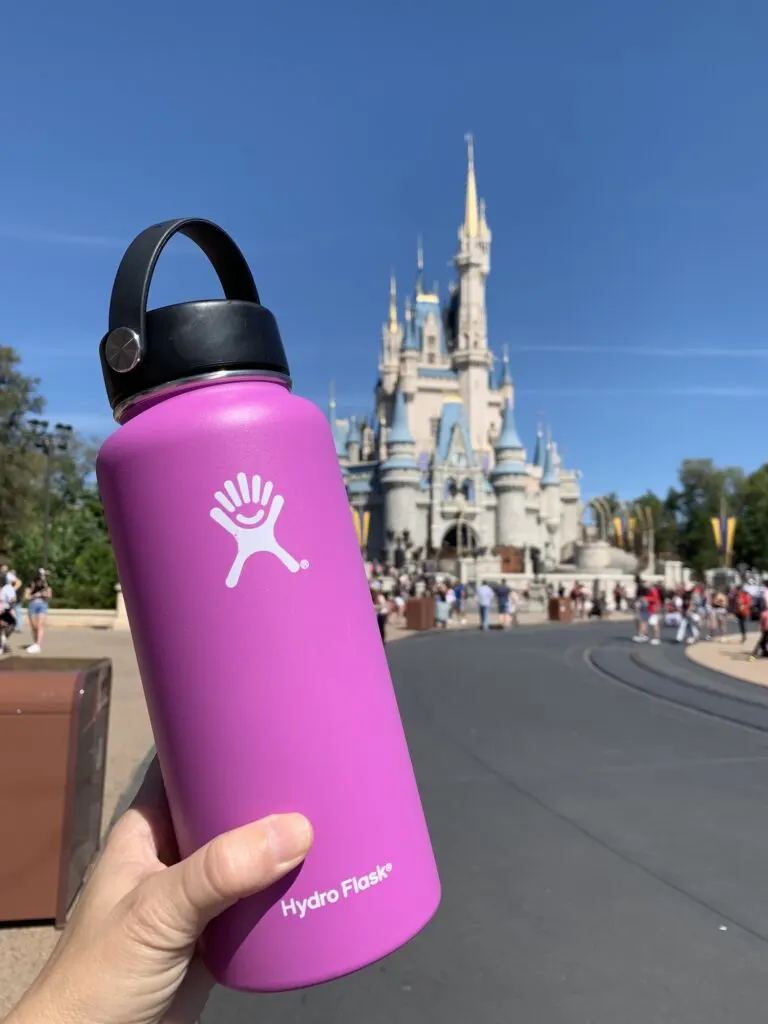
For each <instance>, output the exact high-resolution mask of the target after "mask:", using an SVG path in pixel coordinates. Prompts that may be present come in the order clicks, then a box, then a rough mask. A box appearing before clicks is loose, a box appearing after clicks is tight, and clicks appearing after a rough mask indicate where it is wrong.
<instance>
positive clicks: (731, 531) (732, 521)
mask: <svg viewBox="0 0 768 1024" xmlns="http://www.w3.org/2000/svg"><path fill="white" fill-rule="evenodd" d="M735 536H736V516H729V517H728V526H727V533H726V538H725V557H726V558H728V559H730V557H731V555H732V554H733V539H734V537H735Z"/></svg>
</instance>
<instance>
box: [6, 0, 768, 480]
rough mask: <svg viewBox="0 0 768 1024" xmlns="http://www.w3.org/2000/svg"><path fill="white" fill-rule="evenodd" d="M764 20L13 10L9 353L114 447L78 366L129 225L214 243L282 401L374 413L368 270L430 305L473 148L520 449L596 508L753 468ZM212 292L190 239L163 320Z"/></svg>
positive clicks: (758, 382)
mask: <svg viewBox="0 0 768 1024" xmlns="http://www.w3.org/2000/svg"><path fill="white" fill-rule="evenodd" d="M766 39H768V5H766V4H765V3H764V2H762V0H754V2H748V0H730V2H729V3H727V4H726V2H725V0H697V2H695V3H694V2H693V0H646V2H645V3H644V4H638V3H633V4H630V3H616V2H615V0H581V2H579V3H574V2H573V0H537V2H536V3H531V2H527V3H519V2H507V3H499V2H498V0H494V2H487V0H475V2H474V3H472V4H466V3H461V2H459V0H439V2H438V0H421V2H420V3H418V4H411V3H404V2H401V0H396V2H389V3H387V4H363V3H359V2H358V3H352V2H351V0H349V2H348V0H329V2H328V3H325V4H318V3H314V2H309V0H299V2H291V0H283V2H282V3H271V4H253V3H245V2H244V0H219V2H218V3H216V4H212V3H202V2H200V0H185V2H184V3H180V2H171V0H153V2H151V3H150V2H147V0H132V2H131V3H130V4H105V3H103V0H102V2H99V3H96V2H94V0H71V2H70V3H68V4H61V3H53V2H51V0H29V2H28V3H27V4H26V5H24V6H23V7H22V5H20V4H15V5H13V7H12V8H11V9H9V10H7V11H6V12H5V15H4V30H3V33H2V40H1V41H0V57H1V58H2V59H1V61H0V69H1V70H0V74H2V79H3V100H2V104H1V105H0V118H2V120H1V121H0V127H1V129H2V139H3V147H2V171H3V174H2V181H3V187H2V190H1V191H0V338H2V340H3V342H4V343H6V344H10V345H12V346H14V347H16V348H17V349H18V350H19V351H20V352H21V354H22V356H23V359H24V365H25V368H26V369H27V370H28V371H29V372H32V373H35V374H37V375H39V376H40V377H41V379H42V388H43V391H44V392H45V394H46V396H47V397H48V399H49V412H50V414H51V416H52V417H55V418H62V419H65V420H67V421H69V422H71V423H73V424H75V425H76V426H77V427H79V428H81V429H83V430H85V431H87V432H89V433H94V432H96V433H103V432H104V431H106V430H108V429H109V423H110V420H109V410H108V407H107V403H106V398H105V396H104V392H103V387H102V382H101V378H100V371H99V366H98V359H97V345H98V341H99V338H100V337H101V335H102V333H103V331H104V329H105V322H106V313H107V303H108V297H109V291H110V288H111V283H112V278H113V275H114V271H115V269H116V266H117V263H118V262H119V259H120V256H121V255H122V250H123V248H124V247H125V245H126V244H127V243H128V242H129V241H130V239H131V238H132V237H133V235H134V234H136V233H137V232H138V231H139V230H141V229H142V228H143V227H145V226H147V225H148V224H150V223H153V222H155V221H157V220H162V219H166V218H168V217H173V216H182V215H199V216H206V217H210V218H211V219H213V220H216V221H218V222H219V223H221V224H222V226H223V227H225V229H227V230H228V231H229V232H230V233H231V234H233V236H234V237H235V239H236V240H237V241H238V242H239V244H240V245H241V247H242V248H243V249H244V251H245V252H246V254H247V256H248V258H249V260H250V262H251V265H252V268H253V271H254V274H255V277H256V281H257V284H258V286H259V288H260V291H261V293H262V298H263V301H264V302H265V304H266V305H267V306H269V307H270V308H271V309H272V311H273V312H274V313H275V314H276V316H277V318H278V321H279V323H280V325H281V330H282V333H283V339H284V342H285V344H286V348H287V351H288V354H289V358H290V362H291V367H292V370H293V374H294V378H295V383H296V390H297V391H298V392H299V393H301V394H304V395H307V396H308V397H310V398H312V399H313V400H315V401H317V402H319V403H322V404H325V402H326V395H327V388H328V381H329V380H330V379H333V380H335V382H336V390H337V394H338V398H339V410H340V412H341V413H360V412H365V411H366V410H367V409H368V408H369V407H370V404H371V397H370V396H371V389H372V387H373V384H374V380H375V372H376V359H377V350H378V344H379V336H380V325H381V322H382V320H383V319H384V318H385V315H386V302H387V286H388V274H389V269H390V267H394V268H395V270H396V272H397V275H398V280H399V282H400V285H401V295H402V294H403V292H404V291H405V290H406V289H408V290H410V289H411V287H412V281H413V274H414V263H415V249H416V237H417V235H418V234H419V233H421V234H422V235H423V237H424V246H425V256H426V275H425V276H426V279H427V280H428V281H431V280H432V279H435V278H436V279H438V280H439V281H440V284H441V288H442V289H443V291H445V290H446V288H447V284H448V282H449V280H450V276H451V272H450V270H449V268H448V266H447V264H448V261H449V259H450V257H451V256H452V255H453V252H454V247H455V242H456V229H457V227H458V224H459V222H460V219H461V215H462V203H463V188H464V172H465V150H464V143H463V136H464V133H465V132H467V131H470V130H471V131H472V132H474V135H475V141H476V157H477V172H478V182H479V188H480V193H481V194H482V195H483V196H484V197H485V199H486V201H487V204H488V219H489V223H490V226H491V229H492V231H493V233H494V240H493V251H492V263H493V266H492V273H491V277H490V279H489V289H488V302H489V330H490V336H491V342H492V344H493V346H494V347H495V349H496V350H497V351H500V349H501V346H502V345H503V344H504V343H507V344H508V345H509V346H510V350H511V358H512V371H513V375H514V378H515V383H516V386H517V389H518V421H519V422H518V425H519V427H520V430H521V432H522V433H523V435H524V440H526V441H527V443H528V444H529V446H532V445H533V439H534V433H535V425H536V419H537V416H538V415H539V414H542V415H543V416H544V417H545V419H546V421H547V422H548V423H550V424H551V426H552V430H553V434H554V436H555V438H556V439H557V440H558V442H559V443H560V445H561V447H562V448H564V449H565V452H566V455H565V458H566V462H567V463H569V464H570V465H573V466H577V467H579V468H581V469H582V470H583V471H584V490H585V493H586V494H588V495H590V494H595V493H601V492H605V491H608V490H618V491H619V492H620V493H622V494H623V495H625V496H631V495H632V494H634V493H637V492H640V491H642V490H644V489H645V488H646V487H652V488H654V489H657V490H665V489H666V487H667V486H668V485H669V484H671V483H673V482H674V477H675V471H676V468H677V465H678V463H679V462H680V460H681V459H682V458H684V457H686V456H692V457H699V456H701V457H712V458H714V459H715V460H717V461H719V462H723V463H730V464H734V463H735V464H741V465H744V466H745V468H746V469H748V470H751V469H754V468H756V467H757V466H758V465H760V464H761V462H762V461H763V460H764V459H765V452H766V449H765V445H764V443H763V439H762V435H761V430H760V426H761V424H762V421H763V407H764V404H765V399H766V398H767V397H768V379H767V374H766V371H767V370H768V331H767V328H768V248H767V243H768V222H767V218H766V214H767V213H768V134H766V131H765V125H766V123H767V121H768V118H767V115H768V90H766V87H765V86H766V77H765V76H766V72H765V44H766ZM216 294H218V289H217V287H216V284H215V278H214V277H213V274H212V272H211V271H210V270H209V268H208V267H207V266H206V265H205V261H204V259H203V257H202V256H201V255H198V254H197V253H196V252H195V251H194V249H193V247H191V246H190V245H189V244H188V243H186V242H185V241H184V240H180V241H178V242H174V243H172V245H171V246H170V247H169V250H168V252H167V255H166V256H165V257H164V258H163V260H161V264H160V267H159V269H158V273H157V277H156V282H155V285H154V287H153V293H152V303H153V304H156V305H159V304H162V303H165V302H168V301H179V300H183V299H185V298H201V297H210V296H212V295H216Z"/></svg>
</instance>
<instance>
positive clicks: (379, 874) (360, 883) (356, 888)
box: [280, 864, 392, 919]
mask: <svg viewBox="0 0 768 1024" xmlns="http://www.w3.org/2000/svg"><path fill="white" fill-rule="evenodd" d="M391 873H392V865H391V864H384V865H382V864H377V865H376V869H375V871H370V872H369V873H368V874H367V875H360V876H359V877H354V876H353V877H352V878H345V879H344V881H343V882H341V883H340V884H339V886H338V887H337V888H336V889H326V891H325V892H318V891H317V889H315V891H314V892H313V893H312V895H311V896H308V897H307V898H306V899H305V900H299V899H296V898H295V897H292V898H291V899H289V900H281V901H280V907H281V909H282V911H283V917H289V916H290V915H291V914H293V915H295V916H296V917H298V918H299V919H301V918H303V917H306V915H307V914H308V913H309V911H310V910H320V909H321V908H322V907H329V906H332V905H333V904H334V903H338V902H339V900H347V899H349V898H350V896H358V895H359V894H360V893H362V892H367V890H368V889H372V888H373V886H374V885H379V884H380V883H381V882H386V880H387V879H388V878H389V876H390V874H391Z"/></svg>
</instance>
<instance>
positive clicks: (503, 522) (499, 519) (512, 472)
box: [491, 399, 528, 547]
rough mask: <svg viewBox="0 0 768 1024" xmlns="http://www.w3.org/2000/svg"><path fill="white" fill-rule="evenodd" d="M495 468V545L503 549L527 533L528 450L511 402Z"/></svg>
mask: <svg viewBox="0 0 768 1024" xmlns="http://www.w3.org/2000/svg"><path fill="white" fill-rule="evenodd" d="M495 453H496V465H495V466H494V468H493V470H492V472H491V482H492V484H493V489H494V491H495V492H496V498H497V501H496V543H497V544H498V545H500V546H501V547H507V546H511V545H513V544H514V543H515V542H516V541H518V542H519V539H520V537H521V534H522V533H523V532H524V530H525V491H526V487H527V480H528V477H527V473H526V469H525V449H524V448H523V443H522V441H521V440H520V435H519V434H518V432H517V425H516V423H515V410H514V405H513V403H512V400H511V399H509V400H508V401H507V402H506V404H505V406H504V416H503V419H502V422H501V432H500V434H499V436H498V438H497V440H496V445H495Z"/></svg>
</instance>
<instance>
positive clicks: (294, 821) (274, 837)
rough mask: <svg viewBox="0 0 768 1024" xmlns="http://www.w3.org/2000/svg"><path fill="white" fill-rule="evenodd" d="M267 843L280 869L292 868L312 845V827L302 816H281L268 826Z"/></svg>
mask: <svg viewBox="0 0 768 1024" xmlns="http://www.w3.org/2000/svg"><path fill="white" fill-rule="evenodd" d="M269 842H270V844H271V846H272V851H273V853H274V855H275V860H276V861H277V863H278V865H279V866H280V867H281V868H284V867H285V866H286V865H291V866H294V865H295V864H296V863H297V862H298V861H300V860H302V858H303V857H304V855H305V854H306V852H307V850H309V848H310V846H311V845H312V826H311V825H310V824H309V822H308V821H307V819H306V818H305V817H304V815H303V814H281V815H279V816H278V817H276V818H273V819H272V821H271V822H270V824H269Z"/></svg>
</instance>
